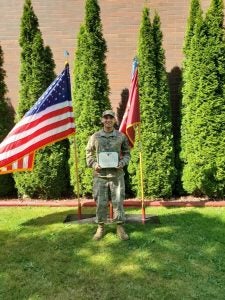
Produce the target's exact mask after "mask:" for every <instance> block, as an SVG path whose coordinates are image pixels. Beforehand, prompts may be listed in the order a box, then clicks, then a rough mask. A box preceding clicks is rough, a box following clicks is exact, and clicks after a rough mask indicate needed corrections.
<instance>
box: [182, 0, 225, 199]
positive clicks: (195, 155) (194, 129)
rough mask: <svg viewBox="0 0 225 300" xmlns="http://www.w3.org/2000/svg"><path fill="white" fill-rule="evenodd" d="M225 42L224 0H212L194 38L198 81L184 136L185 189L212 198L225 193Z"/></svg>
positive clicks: (188, 106) (187, 110)
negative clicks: (224, 22)
mask: <svg viewBox="0 0 225 300" xmlns="http://www.w3.org/2000/svg"><path fill="white" fill-rule="evenodd" d="M199 28H200V30H199ZM199 32H200V34H199ZM224 41H225V36H224V28H223V1H222V0H212V2H211V5H210V8H209V10H208V12H207V14H206V18H205V20H204V22H202V25H201V26H196V30H195V36H194V37H193V42H192V44H193V46H196V44H197V43H198V47H196V48H198V52H197V53H196V55H195V58H197V59H196V61H195V62H197V63H198V64H197V65H196V66H197V69H198V82H197V87H196V83H195V87H196V89H195V93H194V98H193V101H192V102H189V103H188V105H187V107H186V119H187V118H188V116H187V115H188V114H189V115H190V114H191V121H190V120H189V123H190V122H191V123H192V124H189V126H187V127H186V128H185V132H184V133H185V135H184V137H183V143H184V144H185V147H184V153H183V158H184V163H185V165H184V171H183V183H184V188H185V189H186V190H187V191H188V192H189V193H194V194H198V195H208V196H210V197H223V196H224V195H225V171H224V170H225V168H224V167H225V157H224V146H225V140H224V131H225V110H224V107H225V94H224V93H225V70H224V65H225V43H224ZM191 84H192V83H191ZM187 112H188V113H187ZM183 123H185V120H184V121H183ZM188 150H189V151H188Z"/></svg>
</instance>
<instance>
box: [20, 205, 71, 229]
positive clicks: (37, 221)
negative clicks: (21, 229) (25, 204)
mask: <svg viewBox="0 0 225 300" xmlns="http://www.w3.org/2000/svg"><path fill="white" fill-rule="evenodd" d="M66 213H67V214H68V215H69V214H76V213H77V209H71V210H66ZM64 220H65V211H62V212H58V213H52V214H48V215H46V216H43V217H37V218H34V219H30V220H28V221H26V222H24V223H22V224H21V225H23V226H46V225H51V224H56V223H63V222H64Z"/></svg>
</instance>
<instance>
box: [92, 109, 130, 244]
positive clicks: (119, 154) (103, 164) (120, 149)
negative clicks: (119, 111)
mask: <svg viewBox="0 0 225 300" xmlns="http://www.w3.org/2000/svg"><path fill="white" fill-rule="evenodd" d="M115 122H116V119H115V113H114V112H113V111H112V110H106V111H105V112H103V114H102V123H103V129H102V130H100V131H98V132H96V133H94V134H93V135H92V136H91V137H90V139H89V141H88V144H87V148H86V159H87V165H88V167H91V168H93V170H94V183H93V196H94V199H95V201H96V206H97V207H96V221H97V223H98V228H97V231H96V233H95V235H94V237H93V239H94V240H100V239H101V238H102V237H103V235H104V223H105V222H106V220H107V207H108V200H109V199H111V201H112V205H113V209H114V218H113V221H114V222H116V223H117V235H118V237H119V238H120V239H122V240H127V239H129V237H128V235H127V234H126V232H125V230H124V228H123V225H122V224H123V223H124V221H125V215H124V209H123V200H124V198H125V184H124V172H123V167H124V166H125V165H127V164H128V162H129V160H130V148H129V144H128V140H127V137H126V136H125V135H124V134H123V133H121V132H119V131H118V130H115V129H114V124H115ZM103 156H104V157H112V159H109V160H107V159H106V161H104V159H101V157H103ZM113 164H115V165H113ZM108 166H109V167H108Z"/></svg>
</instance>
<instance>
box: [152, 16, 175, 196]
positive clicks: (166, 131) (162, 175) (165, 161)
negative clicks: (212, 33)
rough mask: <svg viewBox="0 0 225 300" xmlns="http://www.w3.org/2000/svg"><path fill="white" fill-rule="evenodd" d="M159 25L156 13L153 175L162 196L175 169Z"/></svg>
mask: <svg viewBox="0 0 225 300" xmlns="http://www.w3.org/2000/svg"><path fill="white" fill-rule="evenodd" d="M160 27H161V22H160V17H159V15H158V14H157V13H156V14H155V16H154V19H153V23H152V29H153V39H154V46H155V47H154V49H155V66H156V80H157V101H156V103H155V107H156V109H157V113H156V115H155V116H154V117H155V120H156V122H157V123H158V124H157V126H156V127H155V128H156V129H157V130H158V132H157V135H158V136H157V140H158V149H157V153H156V157H160V159H159V161H158V162H157V164H158V166H157V168H158V170H157V169H156V170H157V171H156V173H155V176H157V177H158V189H159V190H160V189H161V186H163V192H162V196H170V195H172V192H173V188H174V182H175V178H176V169H175V164H174V141H173V134H172V116H171V103H170V94H169V83H168V77H167V73H166V66H165V65H166V62H165V51H164V49H163V47H162V39H163V35H162V32H161V29H160ZM153 161H154V160H153ZM153 161H152V163H153ZM149 170H150V169H149ZM153 176H154V174H153ZM159 193H160V192H159ZM163 193H164V194H163Z"/></svg>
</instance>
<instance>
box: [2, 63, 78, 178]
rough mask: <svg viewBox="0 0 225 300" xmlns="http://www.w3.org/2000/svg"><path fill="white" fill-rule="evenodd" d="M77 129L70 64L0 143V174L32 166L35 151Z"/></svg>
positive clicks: (30, 168)
mask: <svg viewBox="0 0 225 300" xmlns="http://www.w3.org/2000/svg"><path fill="white" fill-rule="evenodd" d="M73 133H75V124H74V117H73V109H72V101H71V86H70V74H69V66H68V65H66V67H65V69H64V70H63V71H62V73H61V74H60V75H58V76H57V77H56V79H55V80H54V81H53V82H52V84H51V85H50V86H49V87H48V88H47V90H46V91H45V92H44V93H43V95H42V96H41V97H40V98H39V99H38V101H37V102H36V103H35V104H34V106H33V107H32V108H31V109H30V110H29V111H28V112H27V113H26V114H25V116H24V117H23V118H22V119H21V120H20V121H19V122H18V123H17V124H16V125H15V127H14V128H13V129H12V130H11V131H10V132H9V134H8V135H7V136H6V138H5V139H4V140H3V141H2V143H1V144H0V174H5V173H10V172H15V171H23V170H32V168H33V163H34V156H35V151H36V150H38V149H40V148H43V147H44V146H46V145H49V144H52V143H54V142H57V141H59V140H62V139H65V138H66V137H68V136H69V135H71V134H73Z"/></svg>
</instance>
